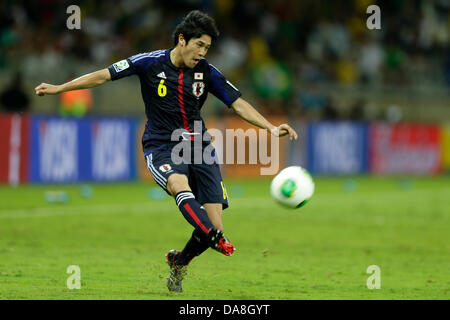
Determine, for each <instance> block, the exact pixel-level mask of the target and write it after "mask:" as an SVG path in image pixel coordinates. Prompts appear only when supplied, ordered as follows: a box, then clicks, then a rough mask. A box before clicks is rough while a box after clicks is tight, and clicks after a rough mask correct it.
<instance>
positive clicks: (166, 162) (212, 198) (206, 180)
mask: <svg viewBox="0 0 450 320" xmlns="http://www.w3.org/2000/svg"><path fill="white" fill-rule="evenodd" d="M173 147H174V144H173V143H166V144H162V145H159V146H157V147H155V148H153V150H152V151H150V152H149V154H146V155H145V160H146V162H147V168H148V170H149V171H150V173H151V174H152V176H153V179H154V180H155V182H156V183H157V184H158V185H159V186H160V187H161V188H163V189H164V190H165V191H166V192H167V193H168V194H169V195H170V193H169V192H168V191H167V179H168V178H169V177H170V176H171V175H172V174H174V173H178V174H184V175H186V176H187V178H188V182H189V186H190V187H191V190H192V193H193V194H194V195H195V198H196V199H197V201H198V202H199V203H200V204H202V205H203V204H205V203H221V204H222V208H223V209H226V208H228V195H227V190H226V188H225V184H224V183H223V180H222V175H221V174H220V167H219V165H218V164H217V163H215V162H214V163H211V164H209V163H210V161H208V163H205V162H204V161H202V163H199V164H196V163H194V161H191V162H190V164H187V163H181V164H175V163H174V162H173V161H172V157H171V152H172V149H173ZM204 147H205V146H203V148H202V151H203V150H204ZM210 148H211V146H210ZM212 153H213V155H212V157H214V156H215V150H213V152H212Z"/></svg>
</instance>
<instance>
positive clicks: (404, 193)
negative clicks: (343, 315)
mask: <svg viewBox="0 0 450 320" xmlns="http://www.w3.org/2000/svg"><path fill="white" fill-rule="evenodd" d="M225 182H226V184H227V188H228V194H229V196H230V208H229V209H227V210H226V211H225V212H224V226H225V234H226V235H227V236H228V238H229V239H230V240H231V241H232V242H233V244H234V245H235V246H236V248H237V251H236V252H235V254H234V255H233V256H232V257H226V256H223V255H221V254H219V253H217V252H215V251H212V250H208V251H207V252H205V253H204V254H203V255H201V256H200V257H198V258H196V259H194V260H193V261H192V262H191V264H190V265H189V269H188V275H187V277H186V279H185V280H184V282H183V289H184V292H183V293H169V292H168V290H167V288H166V278H167V276H168V267H167V265H166V263H165V258H164V255H165V254H166V252H167V251H168V250H169V249H172V248H177V249H182V247H183V246H184V244H185V242H186V241H187V239H188V237H189V236H190V234H191V230H192V228H191V226H190V225H189V224H188V223H187V222H186V221H185V220H184V218H183V216H182V215H181V213H180V212H179V211H178V209H177V207H176V205H175V202H174V200H173V199H169V198H165V199H160V200H157V199H151V198H150V197H149V196H148V194H149V189H151V188H156V185H154V184H146V183H130V184H110V185H108V184H106V185H105V184H93V185H91V187H92V189H93V196H92V197H91V198H83V197H81V196H80V185H71V186H66V185H63V186H19V187H17V188H11V187H7V186H2V187H0V199H1V200H0V299H220V300H233V299H245V300H247V299H252V300H253V299H270V300H271V299H285V300H291V299H295V300H299V299H449V288H450V256H449V253H450V232H449V230H450V210H449V207H450V202H449V196H450V178H449V177H440V178H439V177H436V178H418V177H416V178H410V179H402V178H400V177H394V178H392V177H391V178H374V177H352V178H344V177H334V178H320V177H316V179H315V182H316V192H315V195H314V196H313V198H312V200H311V201H310V202H309V203H308V204H307V205H306V206H305V207H303V208H301V209H297V210H290V209H284V208H282V207H280V206H278V205H277V204H276V203H274V201H273V200H272V199H271V198H270V195H269V184H270V180H267V179H266V180H264V179H263V180H247V181H244V180H242V181H240V180H231V179H226V180H225ZM47 190H63V191H66V192H67V193H68V195H69V197H70V200H69V202H68V203H67V204H56V203H46V202H45V199H44V193H45V191H47ZM70 265H77V266H79V267H80V270H81V289H79V290H78V289H72V290H70V289H68V288H67V285H66V281H67V278H68V277H69V276H70V274H67V273H66V270H67V267H68V266H70ZM371 265H377V266H379V267H380V270H381V274H380V283H381V288H380V289H373V290H370V289H368V288H367V285H366V282H367V279H368V277H370V276H371V274H368V273H367V268H368V266H371Z"/></svg>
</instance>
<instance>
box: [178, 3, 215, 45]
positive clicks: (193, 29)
mask: <svg viewBox="0 0 450 320" xmlns="http://www.w3.org/2000/svg"><path fill="white" fill-rule="evenodd" d="M180 34H182V35H183V37H184V39H185V40H186V43H188V42H189V40H191V39H192V38H200V37H201V36H202V35H204V34H207V35H208V36H210V37H211V40H212V41H215V40H216V39H217V37H219V30H218V29H217V26H216V22H215V21H214V19H213V18H211V17H210V16H208V15H207V14H206V13H204V12H201V11H198V10H193V11H191V12H189V13H188V14H187V15H186V16H185V17H184V18H183V20H182V21H181V22H180V24H179V25H177V27H176V28H175V31H174V32H173V35H172V37H173V43H174V45H175V46H176V45H177V44H178V36H179V35H180Z"/></svg>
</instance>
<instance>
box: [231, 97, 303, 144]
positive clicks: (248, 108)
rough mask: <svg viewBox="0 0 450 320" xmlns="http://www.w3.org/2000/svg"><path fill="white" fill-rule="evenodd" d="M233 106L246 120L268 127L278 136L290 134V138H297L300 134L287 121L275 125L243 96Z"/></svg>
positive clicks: (261, 126) (263, 127)
mask: <svg viewBox="0 0 450 320" xmlns="http://www.w3.org/2000/svg"><path fill="white" fill-rule="evenodd" d="M231 108H232V109H233V110H234V111H235V112H236V114H237V115H238V116H239V117H241V118H242V119H244V120H245V121H247V122H249V123H251V124H253V125H255V126H257V127H259V128H262V129H267V130H269V131H270V133H271V134H273V135H274V136H276V137H282V136H285V135H287V134H289V139H290V140H292V139H295V140H297V138H298V135H297V132H295V130H294V129H292V128H291V126H289V125H288V124H287V123H283V124H281V125H279V126H278V127H277V126H274V125H273V124H271V123H270V122H269V121H268V120H267V119H266V118H264V117H263V116H262V115H261V114H260V113H259V112H258V111H257V110H256V109H255V108H254V107H253V106H252V105H251V104H250V103H248V102H247V101H245V100H244V99H242V98H237V99H236V100H235V101H234V102H233V103H232V104H231Z"/></svg>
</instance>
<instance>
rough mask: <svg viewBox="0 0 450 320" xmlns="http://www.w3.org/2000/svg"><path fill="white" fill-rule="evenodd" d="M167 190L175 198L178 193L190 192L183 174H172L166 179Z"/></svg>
mask: <svg viewBox="0 0 450 320" xmlns="http://www.w3.org/2000/svg"><path fill="white" fill-rule="evenodd" d="M166 187H167V190H168V191H169V192H170V194H171V195H173V196H175V195H176V194H177V193H178V192H181V191H186V190H191V188H190V187H189V181H188V178H187V177H186V176H185V175H184V174H172V175H171V176H170V177H169V179H167V186H166Z"/></svg>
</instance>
